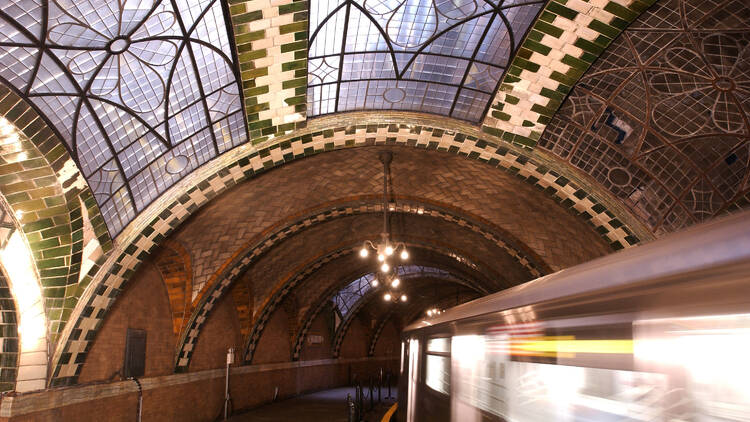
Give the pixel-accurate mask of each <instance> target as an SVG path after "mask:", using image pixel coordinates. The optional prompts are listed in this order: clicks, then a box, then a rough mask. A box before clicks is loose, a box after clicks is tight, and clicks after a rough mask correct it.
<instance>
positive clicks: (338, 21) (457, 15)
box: [307, 0, 544, 122]
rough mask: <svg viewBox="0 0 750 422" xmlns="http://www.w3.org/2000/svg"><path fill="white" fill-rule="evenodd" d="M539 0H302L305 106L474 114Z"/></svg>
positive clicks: (475, 117)
mask: <svg viewBox="0 0 750 422" xmlns="http://www.w3.org/2000/svg"><path fill="white" fill-rule="evenodd" d="M543 5H544V2H543V1H534V0H530V1H515V0H506V1H503V0H499V1H490V0H311V2H310V48H309V66H308V71H309V74H308V90H307V101H308V114H309V115H310V116H318V115H323V114H328V113H335V112H340V111H352V110H411V111H421V112H428V113H435V114H440V115H445V116H451V117H455V118H458V119H462V120H468V121H471V122H478V121H479V120H480V118H481V117H482V116H484V114H485V112H486V109H487V107H488V106H489V102H490V101H491V99H492V97H493V95H494V94H495V91H496V90H497V87H498V84H499V81H500V79H501V77H502V76H503V74H504V73H505V70H506V68H507V67H508V65H509V60H510V58H511V57H512V56H513V54H514V53H515V51H516V49H517V48H518V46H519V44H520V43H521V42H522V41H523V37H524V36H525V35H526V32H527V31H528V28H529V26H530V25H531V23H532V22H533V21H534V19H535V18H536V16H537V14H538V13H539V10H540V9H541V8H542V6H543Z"/></svg>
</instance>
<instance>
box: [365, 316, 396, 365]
mask: <svg viewBox="0 0 750 422" xmlns="http://www.w3.org/2000/svg"><path fill="white" fill-rule="evenodd" d="M393 314H394V311H393V309H391V310H390V311H388V313H386V314H385V315H384V316H383V318H381V319H380V322H378V325H377V326H376V327H375V332H373V333H372V338H371V339H370V347H368V348H367V356H374V355H375V347H376V346H377V345H378V340H379V339H380V335H381V334H382V333H383V329H384V328H385V325H386V324H387V323H388V321H390V320H391V317H392V316H393Z"/></svg>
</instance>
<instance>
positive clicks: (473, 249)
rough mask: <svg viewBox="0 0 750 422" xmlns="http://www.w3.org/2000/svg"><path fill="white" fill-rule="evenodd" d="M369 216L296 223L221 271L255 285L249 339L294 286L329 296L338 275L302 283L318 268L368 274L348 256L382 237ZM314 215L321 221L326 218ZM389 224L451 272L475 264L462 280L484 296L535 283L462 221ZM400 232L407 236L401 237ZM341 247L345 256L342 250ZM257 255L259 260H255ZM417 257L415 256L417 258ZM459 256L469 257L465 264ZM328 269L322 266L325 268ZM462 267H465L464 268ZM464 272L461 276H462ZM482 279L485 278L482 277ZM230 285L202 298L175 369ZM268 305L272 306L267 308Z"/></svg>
mask: <svg viewBox="0 0 750 422" xmlns="http://www.w3.org/2000/svg"><path fill="white" fill-rule="evenodd" d="M397 208H398V207H397ZM423 208H424V207H423ZM372 210H373V211H376V212H370V213H366V214H362V215H342V216H339V218H336V219H332V220H328V221H323V222H318V223H317V224H313V223H314V222H316V221H317V220H318V218H317V217H315V216H312V217H310V218H308V219H306V220H305V221H308V223H303V222H296V221H295V222H294V226H298V227H309V228H308V229H307V230H303V231H300V232H298V233H292V234H290V235H287V236H285V237H283V239H282V240H276V241H274V242H273V244H272V245H269V244H268V243H269V242H268V241H267V240H266V239H267V238H260V239H258V240H256V241H254V242H253V243H254V244H255V245H259V246H260V247H258V246H256V247H254V248H249V249H247V250H245V251H243V253H242V254H241V255H238V256H239V258H237V262H239V263H242V262H243V261H244V260H246V259H247V263H246V264H243V266H242V267H241V269H240V270H236V271H235V270H234V269H232V268H231V267H227V268H226V269H225V272H228V273H230V274H231V273H233V272H236V273H239V272H240V271H242V270H243V269H244V268H247V270H245V271H246V272H245V275H244V278H245V279H251V280H253V286H254V287H255V289H254V293H253V295H254V296H255V297H256V298H260V300H263V301H264V302H265V303H264V305H262V306H263V310H262V311H261V312H260V313H259V314H258V315H257V316H256V318H254V320H255V321H256V322H255V323H254V324H255V326H254V332H253V334H251V337H252V338H253V339H254V340H255V341H257V339H258V338H259V337H260V332H258V331H260V330H256V328H255V327H258V326H260V327H262V326H263V325H264V324H265V322H266V321H267V319H268V317H270V315H271V313H272V311H273V310H274V309H275V308H276V306H277V305H278V304H279V303H281V302H282V300H283V299H284V297H285V296H286V295H287V294H288V293H289V291H290V290H291V289H293V288H295V287H296V286H297V284H299V287H297V288H296V290H297V291H300V292H303V293H304V297H307V298H308V299H306V300H307V301H309V298H315V297H317V296H318V294H319V293H322V292H323V291H326V290H329V289H330V288H331V287H330V286H331V282H332V281H336V280H338V279H339V278H341V277H342V275H339V276H337V277H331V276H324V277H322V278H318V277H316V278H315V279H314V281H313V279H311V280H306V279H305V277H307V276H308V275H309V274H311V273H312V272H314V271H316V270H318V269H319V267H321V266H323V265H324V264H328V263H329V262H330V261H331V260H333V259H336V258H339V257H342V256H343V257H347V258H348V259H352V258H353V261H352V262H350V263H340V262H336V264H335V266H336V267H340V268H341V270H342V271H345V272H346V274H348V273H349V272H350V271H351V268H353V267H354V268H356V267H357V266H362V265H365V266H366V269H363V270H362V271H363V273H362V274H364V273H366V272H368V271H369V270H370V269H371V265H372V263H368V262H366V261H362V260H359V259H357V257H352V256H351V255H352V251H353V250H354V249H355V248H358V247H359V246H361V244H362V241H363V240H364V239H367V238H376V237H377V236H378V234H379V232H380V231H381V227H382V226H381V224H382V214H379V213H377V211H379V208H375V207H373V208H372ZM415 210H416V207H415ZM317 215H321V216H323V215H324V214H317ZM399 219H402V220H404V221H403V225H402V227H408V228H409V230H408V231H407V230H404V229H403V228H402V229H399V226H401V224H398V220H399ZM392 221H393V222H394V236H397V237H398V239H399V240H402V241H405V242H407V243H409V244H418V245H419V244H426V245H428V246H429V247H430V248H431V250H439V251H445V252H444V254H445V255H448V254H450V253H453V254H454V255H455V256H454V257H452V258H449V259H450V262H451V263H450V264H448V267H449V268H451V267H455V266H456V264H452V263H453V262H455V263H461V262H462V261H463V262H465V263H473V264H472V265H474V266H476V267H477V268H476V269H475V268H472V269H471V273H470V275H469V276H468V277H466V278H469V279H480V280H483V282H484V283H485V291H494V290H498V289H500V288H503V287H507V286H511V285H515V284H518V283H519V282H522V281H525V280H528V279H531V278H533V276H532V275H531V273H530V272H529V270H528V269H527V268H526V267H524V265H523V264H521V263H520V261H519V260H517V259H516V258H513V257H511V256H510V254H509V253H508V252H507V251H506V250H505V249H503V248H502V247H500V246H499V245H498V243H497V242H496V241H493V240H490V239H487V238H485V234H491V233H489V232H486V231H485V232H482V231H476V230H478V229H479V227H478V226H473V225H471V224H470V223H469V222H467V221H466V220H455V221H451V222H448V221H445V220H444V219H442V218H440V217H439V216H432V215H431V212H430V209H429V208H427V209H426V210H425V212H424V213H423V214H421V215H420V214H417V213H416V212H414V213H413V214H405V215H403V216H401V215H400V214H397V215H396V216H394V218H393V219H392ZM456 223H462V224H461V225H459V224H456ZM404 232H408V233H409V234H403V233H404ZM411 233H418V235H412V234H411ZM436 239H437V240H436ZM342 242H343V245H345V249H346V250H344V249H342V248H341V245H342ZM311 245H314V246H311ZM260 248H262V249H265V251H264V252H257V250H258V249H260ZM329 248H330V249H332V250H334V252H332V253H330V254H328V253H325V254H323V255H319V254H320V252H319V251H326V250H327V249H329ZM464 250H468V252H464ZM261 253H263V255H262V256H260V257H258V256H259V255H260V254H261ZM235 255H237V254H235ZM419 256H420V255H416V257H419ZM463 256H467V257H468V259H467V258H464V257H463ZM243 257H245V258H243ZM253 257H256V258H253ZM459 259H460V260H461V261H459ZM410 261H411V260H410ZM295 262H301V263H305V264H303V265H301V266H299V267H296V266H292V265H291V264H293V263H295ZM332 265H333V264H330V265H326V268H328V267H330V266H332ZM462 265H466V264H463V263H462ZM444 266H445V265H444ZM532 268H533V267H532ZM500 270H502V271H500ZM463 272H464V273H465V272H466V270H464V271H463ZM482 273H484V274H485V275H482ZM362 274H359V275H362ZM343 278H349V281H351V278H350V277H348V276H347V277H343ZM231 282H232V280H231V279H227V280H226V282H225V281H223V280H220V282H218V283H216V284H214V285H212V286H214V288H212V289H209V290H207V291H206V292H205V293H204V295H203V297H204V298H205V300H204V301H203V302H204V303H205V304H204V305H203V306H201V305H199V306H198V307H197V309H196V312H195V313H194V315H193V320H192V321H191V326H190V327H189V328H188V330H186V332H188V333H190V334H189V335H188V337H187V338H185V340H184V341H185V343H184V346H183V347H184V349H183V352H182V353H181V356H180V359H181V360H183V359H184V360H183V361H182V363H181V364H179V363H178V367H185V366H187V364H188V362H189V358H190V355H191V350H192V345H193V344H194V343H195V341H196V340H197V336H198V334H199V329H200V327H201V325H202V324H203V321H205V319H206V318H207V317H208V313H209V312H210V310H211V309H212V308H213V305H212V304H209V302H210V303H214V302H216V301H218V300H219V299H220V294H217V291H218V292H221V293H222V294H223V292H224V291H226V290H227V289H228V288H229V287H228V286H229V285H230V284H231ZM223 286H227V287H223ZM296 296H297V298H298V299H299V298H300V294H297V295H296ZM329 296H330V295H329ZM256 303H257V301H256ZM269 304H270V305H271V307H270V308H269ZM206 305H208V306H206ZM311 305H312V304H307V305H305V302H301V304H300V308H301V310H304V309H305V308H306V306H311ZM308 320H309V318H308Z"/></svg>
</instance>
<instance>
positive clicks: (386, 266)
mask: <svg viewBox="0 0 750 422" xmlns="http://www.w3.org/2000/svg"><path fill="white" fill-rule="evenodd" d="M390 270H391V266H390V265H388V263H387V262H384V263H383V265H381V266H380V271H382V272H384V273H387V272H388V271H390Z"/></svg>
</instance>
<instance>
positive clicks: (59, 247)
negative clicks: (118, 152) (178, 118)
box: [0, 84, 112, 340]
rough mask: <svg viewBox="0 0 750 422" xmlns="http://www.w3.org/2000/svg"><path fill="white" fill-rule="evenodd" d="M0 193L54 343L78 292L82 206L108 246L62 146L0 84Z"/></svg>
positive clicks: (96, 233)
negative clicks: (20, 237) (25, 251)
mask: <svg viewBox="0 0 750 422" xmlns="http://www.w3.org/2000/svg"><path fill="white" fill-rule="evenodd" d="M0 119H2V120H0V125H3V127H4V130H3V135H0V144H2V150H1V151H0V192H2V194H3V195H4V197H5V199H6V200H7V202H8V204H9V205H10V208H11V210H12V211H13V212H14V213H15V215H16V217H17V218H18V220H19V221H20V223H21V225H22V230H23V232H24V234H25V236H26V239H27V240H28V242H29V246H30V247H31V250H32V252H33V254H34V260H35V264H36V267H37V270H38V273H39V277H40V281H41V283H42V288H43V295H44V298H45V303H44V305H45V310H46V313H47V316H48V318H49V324H48V328H49V330H50V334H51V336H52V339H53V340H54V339H55V338H56V336H57V334H58V333H59V332H60V330H61V329H62V326H63V325H64V323H65V322H66V321H67V319H68V317H69V316H70V313H71V312H72V310H73V308H74V307H75V305H76V302H77V299H78V297H79V296H80V294H81V293H82V290H83V288H84V287H85V283H83V284H79V279H80V274H79V271H80V269H81V264H82V260H83V259H85V258H86V257H83V249H84V223H83V214H82V209H81V204H84V205H85V206H86V208H87V214H88V216H89V218H90V223H91V225H90V227H91V228H92V229H93V231H94V235H93V236H91V237H93V238H96V239H97V241H98V242H99V243H100V244H101V246H102V248H103V249H104V250H105V251H107V250H110V249H111V248H112V242H111V240H110V239H109V234H108V233H107V229H106V226H105V224H104V220H103V219H102V217H101V214H100V213H99V210H98V207H97V205H96V202H95V201H94V197H93V196H92V195H91V191H90V190H89V189H88V186H87V185H86V183H85V181H84V180H83V178H82V176H81V175H80V173H79V172H78V169H77V167H76V165H75V163H74V162H73V160H72V159H71V158H70V155H69V154H68V152H67V150H66V149H65V147H64V146H63V144H62V143H61V142H60V141H59V140H58V138H57V137H56V136H55V134H54V133H53V132H52V130H51V129H50V128H49V127H48V126H47V125H46V123H45V122H44V121H43V120H42V118H41V117H39V115H38V114H37V113H36V111H35V110H34V109H32V108H31V106H29V105H28V104H27V103H26V102H25V101H23V100H22V99H21V98H20V97H19V96H18V95H16V93H15V92H12V91H11V90H10V89H8V88H7V87H5V86H4V85H2V84H0Z"/></svg>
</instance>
